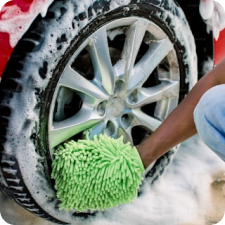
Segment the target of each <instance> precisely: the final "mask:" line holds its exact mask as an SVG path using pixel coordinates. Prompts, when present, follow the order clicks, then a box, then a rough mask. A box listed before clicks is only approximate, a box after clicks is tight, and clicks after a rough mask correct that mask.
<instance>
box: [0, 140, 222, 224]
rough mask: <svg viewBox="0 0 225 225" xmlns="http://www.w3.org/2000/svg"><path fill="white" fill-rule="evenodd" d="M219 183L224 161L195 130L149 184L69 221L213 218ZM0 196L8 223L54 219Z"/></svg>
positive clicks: (205, 221) (215, 217) (164, 221)
mask: <svg viewBox="0 0 225 225" xmlns="http://www.w3.org/2000/svg"><path fill="white" fill-rule="evenodd" d="M224 183H225V163H224V162H223V161H222V160H221V159H219V158H218V157H217V156H216V155H215V154H214V153H213V152H212V151H211V150H210V149H209V148H208V147H206V146H205V145H204V143H202V141H201V140H200V139H199V138H198V136H195V137H193V138H192V139H190V140H188V141H186V142H184V143H183V144H182V145H181V147H180V150H179V151H178V153H177V155H176V157H175V159H174V160H173V162H172V163H171V165H170V167H169V168H168V170H167V171H166V172H165V173H164V175H163V176H162V178H161V179H160V181H159V182H157V183H156V185H155V186H154V187H153V188H152V187H151V186H150V185H149V184H148V183H146V184H145V185H144V187H143V191H142V194H141V195H140V196H139V197H138V198H137V199H136V200H135V201H133V202H132V203H130V204H126V205H122V206H119V207H116V208H112V209H109V210H106V211H105V212H100V213H98V214H97V215H95V216H92V217H89V218H87V219H79V220H77V221H76V222H75V223H74V225H126V224H127V225H149V224H151V225H162V224H165V225H187V224H188V225H205V224H207V225H208V224H217V223H218V222H219V221H220V220H221V219H222V217H223V215H224V211H225V197H224V195H225V184H224ZM0 201H1V204H0V210H1V213H2V216H3V218H4V219H5V220H6V221H7V223H9V224H12V225H31V224H38V225H53V224H54V223H51V222H48V221H45V220H43V219H40V218H38V217H36V216H33V215H32V214H30V213H29V212H27V211H25V210H24V209H22V208H21V207H20V206H17V205H16V203H14V202H13V201H12V200H11V199H8V198H7V197H5V196H3V195H1V200H0ZM223 223H224V222H223ZM223 223H222V222H221V223H219V224H220V225H222V224H223Z"/></svg>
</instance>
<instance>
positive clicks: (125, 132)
mask: <svg viewBox="0 0 225 225" xmlns="http://www.w3.org/2000/svg"><path fill="white" fill-rule="evenodd" d="M121 136H123V142H124V143H127V142H130V144H131V145H133V139H132V135H131V129H130V128H128V129H124V128H123V127H120V128H119V129H118V131H117V138H119V137H121Z"/></svg>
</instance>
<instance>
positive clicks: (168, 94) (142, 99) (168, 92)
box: [130, 80, 180, 108]
mask: <svg viewBox="0 0 225 225" xmlns="http://www.w3.org/2000/svg"><path fill="white" fill-rule="evenodd" d="M179 86H180V85H179V81H168V80H161V83H160V84H159V85H157V86H154V87H150V88H142V89H141V91H140V93H139V95H138V99H137V101H136V102H135V103H132V102H131V104H130V107H134V108H137V107H142V106H144V105H146V104H150V103H153V102H158V101H161V100H164V99H168V98H171V99H175V98H176V99H177V98H178V97H179V96H178V95H179Z"/></svg>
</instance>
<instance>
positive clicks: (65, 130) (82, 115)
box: [49, 107, 102, 149]
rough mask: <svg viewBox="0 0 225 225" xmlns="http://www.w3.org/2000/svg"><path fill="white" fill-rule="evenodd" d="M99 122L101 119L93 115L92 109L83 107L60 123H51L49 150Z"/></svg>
mask: <svg viewBox="0 0 225 225" xmlns="http://www.w3.org/2000/svg"><path fill="white" fill-rule="evenodd" d="M101 120H102V117H100V116H98V115H97V114H95V113H94V110H93V109H92V107H83V108H82V109H81V110H80V111H79V112H78V113H77V114H76V115H75V116H73V117H71V118H68V119H66V120H63V121H61V122H53V124H52V126H51V127H50V130H49V142H50V148H51V149H52V148H54V147H55V146H57V145H58V144H60V143H62V142H64V141H66V140H68V139H69V138H71V137H72V136H74V135H76V134H78V133H80V132H82V131H84V130H86V129H88V128H90V127H92V126H94V125H96V124H97V123H99V122H100V121H101Z"/></svg>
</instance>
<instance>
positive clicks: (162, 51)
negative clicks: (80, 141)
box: [48, 17, 180, 152]
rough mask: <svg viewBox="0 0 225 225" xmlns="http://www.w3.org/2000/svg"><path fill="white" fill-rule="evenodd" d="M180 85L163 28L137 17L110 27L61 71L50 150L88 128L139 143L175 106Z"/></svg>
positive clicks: (52, 113)
mask: <svg viewBox="0 0 225 225" xmlns="http://www.w3.org/2000/svg"><path fill="white" fill-rule="evenodd" d="M112 45H113V46H114V47H112ZM117 46H118V47H117ZM86 67H87V68H92V71H90V74H91V75H90V76H89V77H88V76H86V77H85V75H84V74H87V72H86V73H84V70H85V69H86ZM153 77H154V78H153ZM150 79H151V80H152V81H153V82H152V81H151V82H150ZM156 79H157V82H156V81H154V80H156ZM179 86H180V84H179V65H178V61H177V56H176V53H175V51H174V48H173V44H172V43H171V41H170V40H169V38H168V36H167V35H166V34H165V32H164V31H163V30H162V29H161V28H159V27H158V26H157V25H156V24H154V23H152V22H150V21H148V20H146V19H142V18H136V17H131V18H123V19H119V20H115V21H113V22H110V23H108V24H106V25H104V26H103V27H101V28H100V29H98V30H97V31H95V32H94V33H93V34H92V35H91V36H90V37H88V38H87V39H86V40H85V42H84V43H83V44H82V45H81V46H80V47H79V48H78V49H77V50H76V51H75V53H74V54H73V56H72V57H71V59H70V60H69V62H68V63H67V65H66V66H65V68H64V70H63V73H62V75H61V77H60V79H59V81H58V83H57V86H56V90H55V92H54V96H53V99H52V103H51V108H50V114H49V128H48V133H49V146H50V149H51V150H52V149H54V147H56V146H57V145H58V144H60V143H62V142H64V141H66V140H68V139H70V138H73V137H74V136H75V137H76V135H78V134H79V137H80V133H83V132H84V131H86V130H87V129H88V130H89V132H90V136H93V135H95V134H99V133H105V134H107V135H109V136H111V137H114V138H117V137H119V136H121V135H123V136H124V141H125V142H127V141H129V142H131V143H132V144H137V143H138V142H140V141H141V140H142V139H143V138H144V137H145V136H146V135H149V134H151V133H152V132H153V131H154V130H155V129H156V128H157V127H158V126H159V125H160V124H161V122H162V121H163V120H164V119H165V118H166V117H167V116H168V114H169V113H170V112H171V110H173V109H174V108H175V107H176V105H177V104H178V98H179ZM74 99H76V101H74ZM140 130H141V131H142V132H141V133H142V135H140V132H137V131H140ZM52 152H53V151H52Z"/></svg>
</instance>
